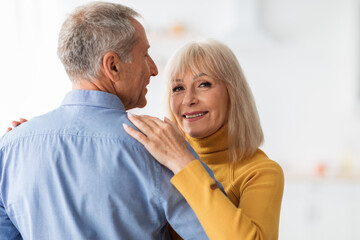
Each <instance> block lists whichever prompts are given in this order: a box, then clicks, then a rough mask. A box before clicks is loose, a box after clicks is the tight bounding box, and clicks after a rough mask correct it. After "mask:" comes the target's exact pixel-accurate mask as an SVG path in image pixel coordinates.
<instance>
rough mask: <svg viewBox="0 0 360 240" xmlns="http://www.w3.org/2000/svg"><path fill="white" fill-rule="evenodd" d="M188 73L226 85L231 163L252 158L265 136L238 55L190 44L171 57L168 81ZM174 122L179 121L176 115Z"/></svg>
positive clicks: (211, 44)
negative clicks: (204, 76)
mask: <svg viewBox="0 0 360 240" xmlns="http://www.w3.org/2000/svg"><path fill="white" fill-rule="evenodd" d="M187 70H190V71H192V72H193V73H194V74H198V73H205V74H206V75H208V76H209V77H211V78H213V79H217V80H219V81H222V82H223V83H224V84H225V86H226V89H227V92H228V95H229V99H230V106H229V115H228V142H229V159H230V161H234V162H235V161H239V160H241V159H244V158H247V157H250V156H252V155H253V154H254V153H255V152H256V150H257V149H258V147H259V146H260V145H261V144H262V142H263V140H264V135H263V131H262V128H261V124H260V119H259V115H258V112H257V109H256V105H255V101H254V98H253V96H252V93H251V90H250V87H249V85H248V83H247V81H246V78H245V76H244V74H243V71H242V69H241V67H240V64H239V62H238V60H237V58H236V56H235V54H234V53H233V52H232V51H231V50H230V48H228V47H227V46H226V45H224V44H222V43H220V42H218V41H215V40H205V41H199V42H190V43H188V44H186V45H185V46H183V47H182V48H180V49H179V50H178V51H177V52H176V53H175V54H174V55H173V56H172V57H171V59H170V60H169V62H168V64H167V66H166V68H165V78H166V80H167V81H168V83H169V84H171V82H172V81H173V80H174V79H176V78H183V76H184V74H185V72H186V71H187ZM170 91H171V90H170ZM170 95H171V94H169V98H170ZM169 100H170V99H169ZM171 118H172V119H175V118H174V116H173V115H172V116H171Z"/></svg>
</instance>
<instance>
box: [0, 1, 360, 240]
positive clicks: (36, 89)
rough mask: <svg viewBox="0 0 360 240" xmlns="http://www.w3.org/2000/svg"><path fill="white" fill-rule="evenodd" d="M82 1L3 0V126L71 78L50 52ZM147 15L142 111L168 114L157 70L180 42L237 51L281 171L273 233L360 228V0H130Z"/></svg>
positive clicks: (311, 234)
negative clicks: (210, 41)
mask: <svg viewBox="0 0 360 240" xmlns="http://www.w3.org/2000/svg"><path fill="white" fill-rule="evenodd" d="M86 2H89V1H74V0H50V1H49V0H30V1H29V0H5V1H2V2H1V3H0V6H1V7H0V29H1V38H0V53H1V57H0V61H1V62H0V70H1V77H0V79H1V85H0V116H1V117H0V132H1V135H2V134H4V133H5V130H6V128H7V127H8V126H9V125H10V123H11V121H12V120H14V119H18V118H19V117H25V118H28V119H31V118H32V117H34V116H36V115H40V114H42V113H45V112H47V111H49V110H51V109H53V108H56V107H57V106H59V104H60V103H61V101H62V98H63V96H64V94H65V93H66V92H67V91H69V90H70V89H71V84H70V81H69V80H68V78H67V76H66V73H65V71H64V69H63V67H62V65H61V63H60V61H59V60H58V58H57V55H56V48H57V37H58V32H59V30H60V27H61V24H62V23H63V21H64V19H65V17H66V16H67V14H69V13H70V12H71V11H72V10H73V9H74V7H76V6H78V5H80V4H82V3H86ZM113 2H118V3H122V4H125V5H128V6H130V7H132V8H134V9H135V10H137V11H138V12H139V13H140V14H142V16H143V18H144V20H143V23H144V25H145V27H146V30H147V33H148V38H149V41H150V44H151V48H150V54H151V56H152V57H153V59H154V60H155V62H156V63H157V65H158V68H159V72H160V74H159V75H158V76H157V77H155V78H153V79H152V81H151V83H150V85H149V87H148V89H149V92H148V94H147V99H148V105H147V106H146V107H145V108H144V109H135V110H133V111H132V112H134V113H138V114H150V115H154V116H158V117H160V118H163V116H165V115H166V106H167V102H166V97H165V96H166V93H165V92H166V87H165V81H164V79H163V78H162V74H161V73H162V70H163V68H164V65H165V63H166V61H167V59H168V58H169V57H170V55H171V54H172V53H173V52H174V51H175V50H176V49H177V48H179V47H180V46H182V45H183V44H184V43H186V42H188V41H191V40H197V39H204V38H214V39H217V40H220V41H222V42H224V43H225V44H227V45H228V46H229V47H230V48H231V49H232V50H233V51H234V53H235V54H236V56H237V57H238V59H239V62H240V64H241V66H242V67H243V70H244V73H245V76H246V77H247V80H248V82H249V84H250V87H251V89H252V91H253V94H254V97H255V100H256V103H257V107H258V111H259V114H260V118H261V122H262V126H263V130H264V133H265V143H264V145H263V147H262V149H263V150H264V151H265V152H266V153H267V154H268V156H269V157H270V158H272V159H274V160H275V161H277V162H278V163H280V164H281V166H282V167H283V169H284V171H285V181H286V185H285V192H284V198H283V205H282V213H281V220H280V237H279V238H280V239H282V240H288V239H290V240H293V239H317V240H318V239H326V240H329V239H349V240H352V239H357V240H359V239H360V228H359V227H360V226H359V223H360V140H359V137H360V68H359V67H360V0H221V1H220V0H197V1H193V0H173V1H168V0H152V1H148V0H132V1H131V0H127V1H125V0H124V1H116V0H114V1H113Z"/></svg>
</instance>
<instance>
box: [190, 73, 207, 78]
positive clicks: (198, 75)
mask: <svg viewBox="0 0 360 240" xmlns="http://www.w3.org/2000/svg"><path fill="white" fill-rule="evenodd" d="M202 76H207V74H205V73H199V74H197V75H195V76H194V77H193V80H195V79H197V78H199V77H202Z"/></svg>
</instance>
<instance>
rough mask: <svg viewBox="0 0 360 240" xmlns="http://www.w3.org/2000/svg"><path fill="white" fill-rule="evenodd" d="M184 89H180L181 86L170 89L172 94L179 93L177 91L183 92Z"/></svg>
mask: <svg viewBox="0 0 360 240" xmlns="http://www.w3.org/2000/svg"><path fill="white" fill-rule="evenodd" d="M183 89H184V88H183V87H181V86H176V87H173V88H172V92H179V91H181V90H183Z"/></svg>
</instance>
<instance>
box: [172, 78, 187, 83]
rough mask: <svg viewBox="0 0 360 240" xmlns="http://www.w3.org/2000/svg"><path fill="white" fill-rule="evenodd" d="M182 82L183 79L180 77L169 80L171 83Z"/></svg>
mask: <svg viewBox="0 0 360 240" xmlns="http://www.w3.org/2000/svg"><path fill="white" fill-rule="evenodd" d="M182 82H184V80H182V79H180V78H176V79H174V80H172V81H171V83H182Z"/></svg>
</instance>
